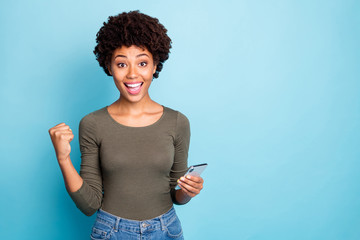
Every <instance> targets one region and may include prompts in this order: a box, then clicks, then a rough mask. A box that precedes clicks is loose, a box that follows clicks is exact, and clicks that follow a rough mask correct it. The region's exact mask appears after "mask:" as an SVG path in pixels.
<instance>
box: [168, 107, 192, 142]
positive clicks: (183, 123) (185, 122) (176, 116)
mask: <svg viewBox="0 0 360 240" xmlns="http://www.w3.org/2000/svg"><path fill="white" fill-rule="evenodd" d="M164 111H165V112H166V114H167V116H168V118H170V119H171V122H173V124H174V125H173V126H174V127H175V128H174V129H175V135H176V136H180V135H183V134H184V133H188V134H190V121H189V119H188V118H187V117H186V116H185V114H183V113H182V112H180V111H177V110H174V109H171V108H168V107H165V106H164Z"/></svg>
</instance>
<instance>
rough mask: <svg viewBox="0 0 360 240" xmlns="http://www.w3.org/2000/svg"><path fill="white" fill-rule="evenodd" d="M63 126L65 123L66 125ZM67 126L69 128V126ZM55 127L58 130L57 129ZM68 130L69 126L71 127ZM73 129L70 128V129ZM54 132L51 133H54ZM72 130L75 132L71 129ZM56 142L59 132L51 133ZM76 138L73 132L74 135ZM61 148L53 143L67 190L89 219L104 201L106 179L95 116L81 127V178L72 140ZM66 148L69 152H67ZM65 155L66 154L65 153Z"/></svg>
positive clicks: (88, 118)
mask: <svg viewBox="0 0 360 240" xmlns="http://www.w3.org/2000/svg"><path fill="white" fill-rule="evenodd" d="M62 125H63V126H64V125H65V124H62ZM65 126H66V125H65ZM54 128H55V127H54ZM67 128H68V126H67ZM68 129H69V128H68ZM50 131H51V132H50ZM70 131H71V130H70ZM49 132H50V136H51V137H52V140H53V139H54V138H53V136H55V135H57V134H58V135H60V133H57V134H55V132H56V131H55V130H54V129H53V130H51V129H50V130H49ZM71 135H72V133H71ZM72 138H73V135H72V136H71V139H70V138H69V139H68V142H67V144H64V146H59V144H58V141H56V139H54V140H55V141H54V140H53V144H54V148H55V151H56V156H57V159H58V162H59V166H60V169H61V171H62V174H63V178H64V182H65V186H66V190H67V191H68V193H69V195H70V197H71V198H72V200H73V201H74V202H75V204H76V206H77V207H78V208H79V209H80V210H81V211H82V212H83V213H84V214H85V215H87V216H91V215H92V214H94V213H95V212H96V211H97V210H98V209H99V208H100V206H101V202H102V176H101V169H100V163H99V144H98V141H97V134H96V122H95V121H94V119H93V117H92V116H89V115H87V116H85V117H84V118H83V119H82V120H81V121H80V125H79V143H80V151H81V168H80V175H79V174H78V173H77V171H76V169H75V168H74V166H73V164H72V163H71V160H70V155H69V154H70V141H71V140H72ZM65 149H66V151H65ZM62 152H64V154H61V153H62Z"/></svg>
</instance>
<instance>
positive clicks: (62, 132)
mask: <svg viewBox="0 0 360 240" xmlns="http://www.w3.org/2000/svg"><path fill="white" fill-rule="evenodd" d="M49 134H50V137H51V141H52V143H53V145H54V148H55V153H56V158H57V159H58V161H59V162H61V161H65V160H66V159H67V158H69V156H70V152H71V147H70V142H71V141H72V140H73V138H74V134H73V133H72V131H71V129H70V127H69V126H68V125H66V124H65V123H60V124H58V125H56V126H55V127H52V128H50V129H49Z"/></svg>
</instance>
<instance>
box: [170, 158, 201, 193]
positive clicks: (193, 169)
mask: <svg viewBox="0 0 360 240" xmlns="http://www.w3.org/2000/svg"><path fill="white" fill-rule="evenodd" d="M207 165H208V164H207V163H202V164H197V165H192V166H190V167H189V169H188V170H187V171H186V173H185V175H184V176H185V177H186V176H187V175H190V176H196V177H199V176H200V175H201V173H202V172H203V171H204V170H205V168H206V167H207ZM175 189H180V187H179V185H176V187H175Z"/></svg>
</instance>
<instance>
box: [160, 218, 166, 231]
mask: <svg viewBox="0 0 360 240" xmlns="http://www.w3.org/2000/svg"><path fill="white" fill-rule="evenodd" d="M163 217H164V215H161V216H160V217H159V219H160V224H161V230H162V231H165V230H166V226H165V221H164V219H163Z"/></svg>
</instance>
